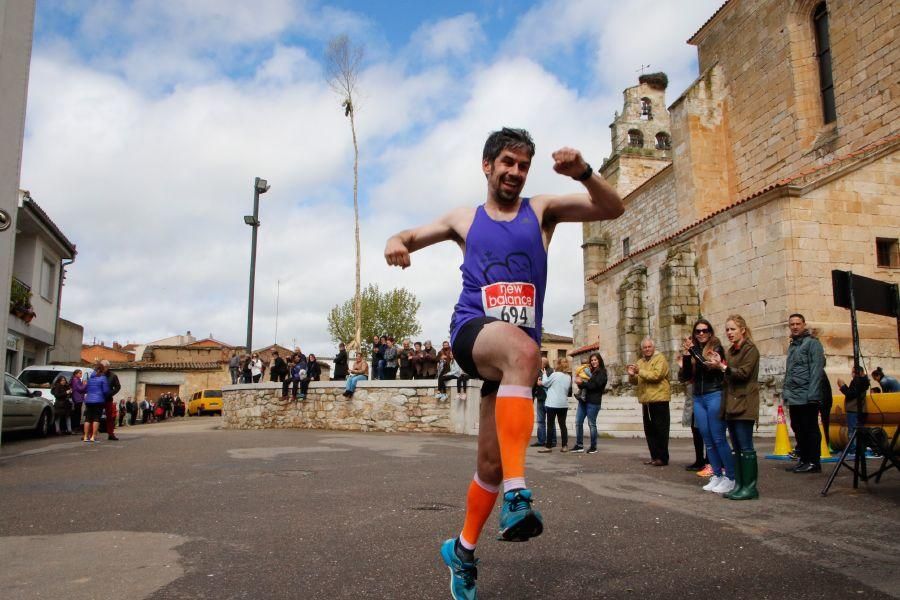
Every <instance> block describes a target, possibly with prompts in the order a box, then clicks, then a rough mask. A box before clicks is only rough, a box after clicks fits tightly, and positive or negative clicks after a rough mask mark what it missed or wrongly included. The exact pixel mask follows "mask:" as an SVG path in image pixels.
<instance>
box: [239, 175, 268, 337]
mask: <svg viewBox="0 0 900 600" xmlns="http://www.w3.org/2000/svg"><path fill="white" fill-rule="evenodd" d="M270 187H271V186H270V185H269V184H268V183H267V182H266V180H265V179H260V178H259V177H257V178H256V179H255V180H254V181H253V215H252V216H249V215H246V216H244V223H246V224H247V225H249V226H250V227H252V228H253V235H252V239H251V241H250V295H249V299H248V300H247V352H248V353H252V352H253V287H254V285H255V284H256V230H257V229H259V196H260V195H261V194H265V193H266V192H268V191H269V188H270Z"/></svg>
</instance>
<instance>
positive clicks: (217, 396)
mask: <svg viewBox="0 0 900 600" xmlns="http://www.w3.org/2000/svg"><path fill="white" fill-rule="evenodd" d="M204 413H206V414H210V415H211V414H219V415H221V414H222V390H200V391H199V392H195V393H194V395H193V396H191V401H190V402H188V407H187V414H188V416H189V417H193V416H198V415H202V414H204Z"/></svg>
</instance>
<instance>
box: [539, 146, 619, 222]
mask: <svg viewBox="0 0 900 600" xmlns="http://www.w3.org/2000/svg"><path fill="white" fill-rule="evenodd" d="M553 160H554V164H553V170H554V171H556V172H557V173H559V174H560V175H566V176H568V177H578V176H579V175H581V174H583V173H584V172H585V171H587V168H588V164H587V162H586V161H585V160H584V158H582V156H581V152H579V151H578V150H575V149H573V148H561V149H560V150H557V151H556V152H554V153H553ZM582 183H583V184H584V187H585V188H587V193H586V194H567V195H559V196H553V195H545V196H537V197H536V198H535V201H537V202H540V203H541V204H543V207H544V214H543V219H542V221H543V223H545V224H553V223H563V222H584V221H601V220H605V219H615V218H616V217H619V216H620V215H621V214H622V213H623V212H625V205H624V204H623V203H622V199H621V198H620V197H619V194H618V192H616V190H614V189H613V187H612V186H611V185H609V183H607V182H606V180H605V179H603V178H602V177H600V175H598V174H597V173H596V172H594V173H592V174H591V176H590V177H588V178H587V179H586V180H585V181H583V182H582Z"/></svg>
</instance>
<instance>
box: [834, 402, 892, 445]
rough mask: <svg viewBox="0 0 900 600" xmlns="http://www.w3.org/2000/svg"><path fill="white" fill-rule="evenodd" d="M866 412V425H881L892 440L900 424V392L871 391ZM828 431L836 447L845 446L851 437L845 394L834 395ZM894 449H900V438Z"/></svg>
mask: <svg viewBox="0 0 900 600" xmlns="http://www.w3.org/2000/svg"><path fill="white" fill-rule="evenodd" d="M866 414H867V416H866V425H867V426H868V427H881V428H882V429H884V432H885V433H886V434H887V437H888V439H889V440H890V439H891V438H892V437H894V432H895V431H897V426H898V425H900V392H892V393H890V394H874V393H872V392H871V391H870V392H869V393H868V394H867V395H866ZM828 433H829V438H830V439H831V445H832V446H833V447H834V448H844V447H845V446H846V445H847V441H848V440H849V439H850V436H849V435H848V434H847V411H845V410H844V395H843V394H839V395H837V396H833V403H832V405H831V416H830V423H829V424H828ZM894 449H895V450H900V440H898V443H897V444H895V445H894Z"/></svg>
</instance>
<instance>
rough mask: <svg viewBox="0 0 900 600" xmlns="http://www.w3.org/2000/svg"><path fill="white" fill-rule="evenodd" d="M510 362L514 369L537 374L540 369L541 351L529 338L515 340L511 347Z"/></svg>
mask: <svg viewBox="0 0 900 600" xmlns="http://www.w3.org/2000/svg"><path fill="white" fill-rule="evenodd" d="M510 362H511V363H512V367H513V369H514V370H516V371H520V372H524V373H527V374H531V373H534V374H537V372H538V370H540V362H541V351H540V349H539V348H538V346H537V344H535V343H534V340H532V339H531V338H526V339H524V340H517V341H516V343H515V345H514V347H513V348H511V357H510Z"/></svg>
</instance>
